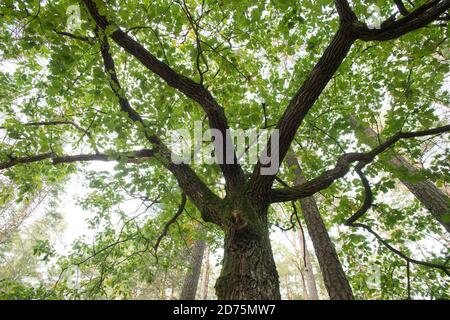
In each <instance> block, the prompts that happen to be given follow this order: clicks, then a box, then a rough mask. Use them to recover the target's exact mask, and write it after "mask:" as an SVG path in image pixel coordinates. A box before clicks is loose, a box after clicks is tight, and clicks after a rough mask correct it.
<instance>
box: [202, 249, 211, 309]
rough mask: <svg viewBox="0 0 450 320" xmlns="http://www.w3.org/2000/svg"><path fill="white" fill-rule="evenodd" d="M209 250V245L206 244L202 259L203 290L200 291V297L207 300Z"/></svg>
mask: <svg viewBox="0 0 450 320" xmlns="http://www.w3.org/2000/svg"><path fill="white" fill-rule="evenodd" d="M209 252H210V248H209V245H206V248H205V254H204V259H203V265H204V268H203V280H202V282H203V291H202V299H203V300H207V299H208V288H209Z"/></svg>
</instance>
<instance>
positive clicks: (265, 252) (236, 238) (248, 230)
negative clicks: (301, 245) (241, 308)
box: [215, 209, 281, 300]
mask: <svg viewBox="0 0 450 320" xmlns="http://www.w3.org/2000/svg"><path fill="white" fill-rule="evenodd" d="M266 210H267V209H266ZM250 215H251V214H247V215H246V216H247V217H248V216H250ZM215 288H216V293H217V297H218V298H219V299H220V300H261V299H263V300H279V299H281V296H280V285H279V279H278V273H277V270H276V266H275V261H274V259H273V253H272V248H271V245H270V239H269V232H268V228H267V225H266V223H265V222H256V221H254V220H253V221H248V222H245V225H241V226H239V225H237V224H236V223H230V225H229V226H228V228H227V229H226V231H225V244H224V257H223V262H222V270H221V273H220V277H219V279H217V282H216V285H215Z"/></svg>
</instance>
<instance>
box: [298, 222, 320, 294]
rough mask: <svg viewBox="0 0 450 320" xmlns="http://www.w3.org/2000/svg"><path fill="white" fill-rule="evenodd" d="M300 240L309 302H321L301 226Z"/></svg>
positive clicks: (299, 231)
mask: <svg viewBox="0 0 450 320" xmlns="http://www.w3.org/2000/svg"><path fill="white" fill-rule="evenodd" d="M298 238H299V240H300V255H301V258H302V260H303V263H304V265H305V282H306V287H307V290H308V300H319V295H318V293H317V284H316V278H315V276H314V270H313V267H312V264H311V256H310V254H309V250H308V247H307V246H306V242H305V241H304V238H305V234H304V232H303V228H302V227H301V226H300V228H298Z"/></svg>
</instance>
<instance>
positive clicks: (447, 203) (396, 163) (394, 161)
mask: <svg viewBox="0 0 450 320" xmlns="http://www.w3.org/2000/svg"><path fill="white" fill-rule="evenodd" d="M350 122H351V124H352V126H353V127H354V128H355V129H356V130H357V132H358V133H361V134H362V135H363V139H362V140H363V141H366V142H367V144H369V145H370V146H374V145H377V141H378V136H377V133H376V132H375V131H374V130H373V129H372V128H370V127H368V126H364V125H363V124H362V123H361V122H360V121H358V120H357V119H356V118H355V117H353V116H352V117H350ZM387 162H388V164H389V166H390V167H392V168H393V169H394V170H398V169H401V170H402V171H406V172H407V173H408V175H409V176H414V175H417V174H418V173H419V169H418V168H416V167H415V166H414V165H413V164H411V163H410V162H409V161H408V160H407V159H405V158H404V157H403V156H400V155H396V154H394V155H393V156H392V157H390V158H389V159H388V160H387ZM388 169H389V167H388ZM393 173H395V172H393ZM400 181H401V182H402V183H403V185H405V187H406V188H408V190H409V191H411V193H412V194H413V195H414V196H415V197H416V198H417V199H418V200H419V201H420V202H421V203H422V205H423V206H424V207H425V208H427V209H428V211H429V212H430V213H431V214H432V215H433V217H434V218H435V219H436V220H437V221H438V222H439V223H440V224H441V225H442V226H443V227H444V228H445V229H446V230H447V232H449V233H450V222H449V221H445V219H444V216H445V215H446V214H449V213H450V200H449V198H448V196H447V195H446V194H445V193H444V192H443V191H442V190H440V189H439V188H438V187H437V186H436V185H435V184H434V183H433V182H431V181H430V180H425V181H419V182H414V183H413V182H410V181H408V180H406V179H400Z"/></svg>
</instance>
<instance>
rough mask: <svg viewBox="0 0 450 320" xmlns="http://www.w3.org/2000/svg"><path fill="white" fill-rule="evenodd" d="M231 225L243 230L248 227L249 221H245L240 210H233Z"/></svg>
mask: <svg viewBox="0 0 450 320" xmlns="http://www.w3.org/2000/svg"><path fill="white" fill-rule="evenodd" d="M231 223H232V225H233V227H234V229H236V230H243V229H244V228H245V227H247V225H248V223H247V220H245V219H244V217H243V216H242V213H241V212H240V211H238V210H233V212H232V213H231Z"/></svg>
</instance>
